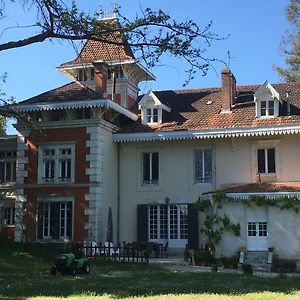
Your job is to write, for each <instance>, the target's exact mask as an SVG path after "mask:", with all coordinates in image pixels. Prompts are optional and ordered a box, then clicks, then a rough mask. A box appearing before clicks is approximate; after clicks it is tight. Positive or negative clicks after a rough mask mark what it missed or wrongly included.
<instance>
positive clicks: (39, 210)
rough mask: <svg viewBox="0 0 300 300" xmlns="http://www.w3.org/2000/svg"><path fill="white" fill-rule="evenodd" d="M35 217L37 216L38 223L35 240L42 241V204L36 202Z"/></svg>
mask: <svg viewBox="0 0 300 300" xmlns="http://www.w3.org/2000/svg"><path fill="white" fill-rule="evenodd" d="M37 215H38V223H37V238H38V239H39V240H42V239H43V203H42V202H38V204H37Z"/></svg>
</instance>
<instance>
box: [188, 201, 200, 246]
mask: <svg viewBox="0 0 300 300" xmlns="http://www.w3.org/2000/svg"><path fill="white" fill-rule="evenodd" d="M198 231H199V222H198V210H197V209H196V207H195V205H194V204H193V203H191V204H188V244H189V247H190V248H193V249H197V248H198V245H199V234H198Z"/></svg>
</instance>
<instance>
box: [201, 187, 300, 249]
mask: <svg viewBox="0 0 300 300" xmlns="http://www.w3.org/2000/svg"><path fill="white" fill-rule="evenodd" d="M226 202H227V203H228V202H237V200H236V199H234V198H232V197H229V196H227V195H226V194H225V193H224V192H219V191H217V192H215V193H214V194H213V195H212V199H210V200H209V199H201V198H199V199H198V200H197V202H196V207H197V209H198V210H199V211H201V212H203V213H205V214H206V216H205V220H204V222H203V227H202V228H201V233H203V234H205V235H206V237H207V239H208V247H209V250H210V252H211V254H213V255H215V251H216V246H217V244H218V243H219V242H220V241H221V240H222V236H223V234H224V232H226V231H227V232H232V233H233V234H234V235H235V236H239V235H240V224H239V223H238V224H234V223H232V222H231V221H230V218H229V217H228V216H227V215H226V214H224V215H221V214H220V213H221V212H220V210H221V209H222V207H223V204H224V203H226ZM243 203H244V204H246V205H247V206H248V207H251V206H253V205H256V206H271V207H277V208H279V209H281V210H284V209H292V210H294V212H296V213H298V212H299V208H300V201H299V200H298V198H297V197H296V196H290V197H289V196H277V197H274V198H270V197H266V196H264V195H251V196H250V197H249V198H248V199H244V200H243Z"/></svg>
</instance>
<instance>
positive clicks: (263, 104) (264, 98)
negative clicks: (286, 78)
mask: <svg viewBox="0 0 300 300" xmlns="http://www.w3.org/2000/svg"><path fill="white" fill-rule="evenodd" d="M254 102H255V111H256V117H257V118H274V117H278V115H279V104H280V102H281V101H280V95H279V93H278V92H277V91H276V90H275V89H274V88H273V87H272V85H271V84H269V83H268V82H267V81H265V82H264V83H263V84H262V85H261V86H260V88H259V89H258V90H257V91H256V93H255V94H254Z"/></svg>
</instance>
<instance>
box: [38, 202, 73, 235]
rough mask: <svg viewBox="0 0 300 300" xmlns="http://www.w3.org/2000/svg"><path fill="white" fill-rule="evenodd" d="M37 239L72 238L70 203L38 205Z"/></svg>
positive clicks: (40, 203)
mask: <svg viewBox="0 0 300 300" xmlns="http://www.w3.org/2000/svg"><path fill="white" fill-rule="evenodd" d="M38 220H39V222H38V238H39V239H71V238H72V201H61V202H60V201H52V202H51V201H47V202H39V203H38Z"/></svg>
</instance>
